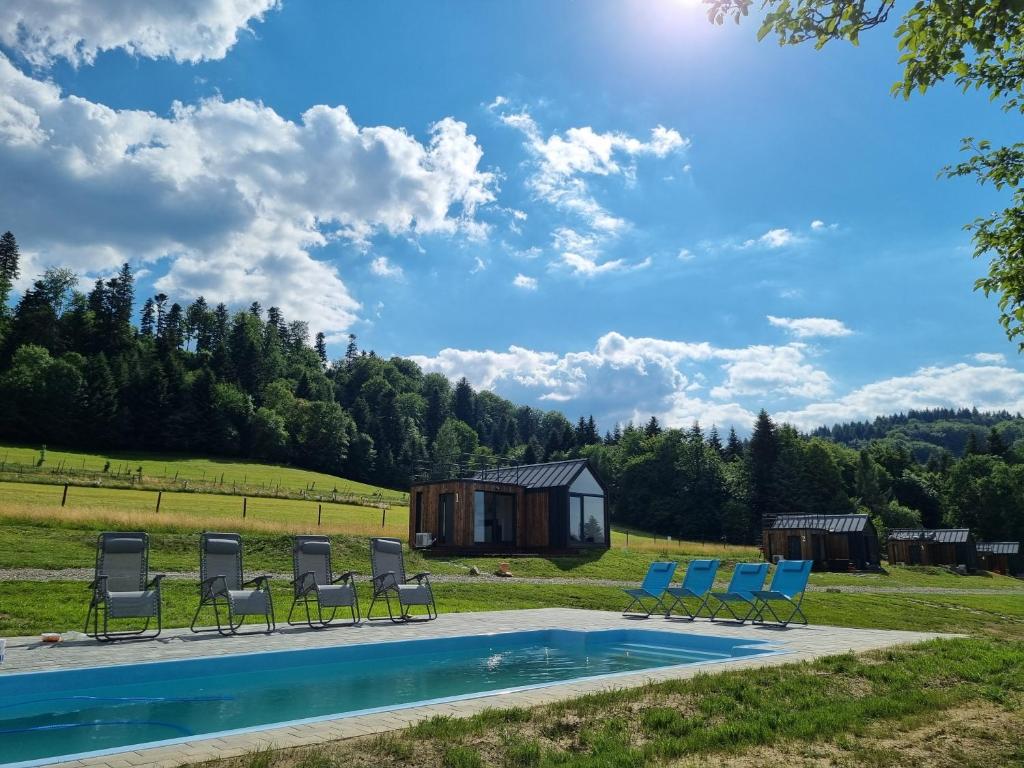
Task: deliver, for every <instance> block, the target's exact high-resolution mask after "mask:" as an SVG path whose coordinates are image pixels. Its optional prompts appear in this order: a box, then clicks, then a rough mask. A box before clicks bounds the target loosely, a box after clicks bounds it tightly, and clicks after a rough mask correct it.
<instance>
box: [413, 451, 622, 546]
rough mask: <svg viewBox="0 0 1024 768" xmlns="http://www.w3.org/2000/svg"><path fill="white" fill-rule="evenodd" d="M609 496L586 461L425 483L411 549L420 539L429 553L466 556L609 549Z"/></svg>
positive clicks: (416, 501) (417, 494) (417, 496)
mask: <svg viewBox="0 0 1024 768" xmlns="http://www.w3.org/2000/svg"><path fill="white" fill-rule="evenodd" d="M605 496H606V494H605V486H604V483H603V482H602V481H601V478H600V477H598V475H597V473H596V472H595V471H594V468H593V467H592V466H591V465H590V462H589V461H587V460H586V459H575V460H571V461H553V462H548V463H545V464H530V465H524V466H509V467H501V468H498V469H486V470H480V471H477V472H474V473H472V474H471V475H470V476H469V477H466V478H459V479H451V480H435V481H430V482H422V483H417V484H414V485H413V486H412V488H411V489H410V491H409V546H411V547H415V546H417V543H418V539H419V540H421V541H420V542H419V543H420V545H421V546H424V545H425V546H430V547H431V548H433V549H437V550H441V551H444V552H453V553H464V554H472V553H479V552H509V553H531V554H539V553H551V552H568V551H578V550H583V549H594V548H603V549H607V548H608V547H609V546H610V544H611V540H610V532H609V528H608V526H609V509H608V505H607V504H606V503H605ZM416 534H427V535H426V536H420V537H417V535H416ZM422 540H425V541H422ZM427 542H429V544H428V543H427Z"/></svg>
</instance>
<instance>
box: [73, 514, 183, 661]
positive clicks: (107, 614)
mask: <svg viewBox="0 0 1024 768" xmlns="http://www.w3.org/2000/svg"><path fill="white" fill-rule="evenodd" d="M163 578H164V576H163V574H159V575H157V576H154V577H153V578H152V579H150V578H149V536H147V535H146V534H145V533H142V532H132V533H101V534H100V536H99V539H98V540H97V542H96V571H95V578H94V579H93V581H92V583H91V584H90V585H89V588H90V589H91V590H92V599H91V600H90V601H89V611H88V613H86V615H85V634H87V635H88V636H89V637H93V638H95V639H97V640H100V641H110V640H126V639H132V638H134V639H136V640H152V639H153V638H154V637H157V636H158V635H159V634H160V630H161V629H162V623H161V616H160V581H161V579H163ZM100 614H103V627H102V628H101V627H100ZM110 619H145V620H146V624H145V626H144V627H143V628H142V629H135V630H121V631H118V632H111V631H110V628H109V621H110ZM153 619H156V632H150V629H149V625H150V622H151V621H152V620H153ZM90 620H91V621H92V631H90V628H89V622H90Z"/></svg>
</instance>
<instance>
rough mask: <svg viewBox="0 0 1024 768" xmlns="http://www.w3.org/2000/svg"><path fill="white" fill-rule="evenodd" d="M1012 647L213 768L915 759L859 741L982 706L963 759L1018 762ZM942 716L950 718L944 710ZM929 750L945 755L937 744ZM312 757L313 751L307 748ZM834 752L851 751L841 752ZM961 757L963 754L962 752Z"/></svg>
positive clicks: (1023, 664) (516, 714) (607, 704)
mask: <svg viewBox="0 0 1024 768" xmlns="http://www.w3.org/2000/svg"><path fill="white" fill-rule="evenodd" d="M1022 703H1024V643H1020V642H997V641H993V640H987V639H977V638H971V639H956V640H940V641H933V642H928V643H923V644H919V645H916V646H912V647H902V648H897V649H892V650H888V651H883V652H875V653H869V654H865V655H863V656H859V657H858V656H853V655H849V654H847V655H841V656H833V657H829V658H825V659H820V660H818V661H814V662H805V663H799V664H788V665H784V666H780V667H772V668H765V669H757V670H743V671H731V672H720V673H717V674H700V675H698V676H697V677H695V678H691V679H688V680H673V681H668V682H663V683H657V684H652V685H647V686H644V687H639V688H630V689H625V690H609V691H606V692H602V693H598V694H593V695H589V696H584V697H580V698H576V699H572V700H569V701H565V702H559V703H556V704H552V705H548V706H542V707H536V708H532V709H521V708H513V709H493V710H487V711H484V712H482V713H480V714H478V715H475V716H472V717H469V718H465V719H456V718H452V717H446V716H440V717H435V718H433V719H431V720H427V721H424V722H422V723H420V724H418V725H416V726H414V727H412V728H409V729H405V730H402V731H396V732H394V733H390V734H387V735H386V736H377V737H369V738H363V739H357V740H349V741H342V742H333V743H329V744H323V745H317V746H316V747H310V748H298V749H289V750H281V751H277V752H269V751H263V752H260V753H258V754H252V755H246V756H244V757H241V758H235V759H230V760H224V761H220V762H219V763H216V765H217V766H218V768H221V767H223V768H257V766H259V768H301V766H305V765H310V764H311V763H310V760H311V759H315V764H316V765H319V766H324V768H328V767H329V768H334V767H335V766H336V767H337V768H341V767H342V766H355V767H357V768H369V766H379V765H383V764H388V765H391V766H394V767H395V768H428V767H433V766H449V765H464V764H465V765H469V764H472V765H477V766H485V767H487V768H491V767H495V768H497V767H500V768H505V767H506V766H535V767H536V768H553V767H554V766H563V767H564V768H645V767H646V766H664V765H684V764H685V765H709V764H710V765H717V764H720V762H727V763H728V764H731V765H743V766H754V765H765V764H775V761H768V762H765V761H763V760H759V759H758V754H759V753H758V750H759V749H767V750H769V754H772V755H774V756H776V757H789V758H791V759H786V760H783V761H782V762H783V764H805V763H804V761H803V760H802V759H800V758H801V756H806V755H808V754H809V753H811V754H825V755H827V756H829V759H828V760H825V761H822V762H820V763H817V762H815V763H813V764H821V765H878V766H882V765H885V766H892V765H916V764H921V761H920V756H921V754H922V751H921V750H919V749H917V746H916V745H915V744H914V743H913V741H908V742H902V743H901V742H899V741H897V740H890V744H889V748H888V749H887V750H886V751H885V752H882V751H880V750H878V749H877V747H876V748H872V747H873V746H874V745H876V744H877V741H878V734H879V733H890V734H891V733H892V732H894V731H897V730H899V729H906V730H910V731H911V732H912V731H913V729H915V728H920V727H921V726H922V724H924V723H929V722H933V723H934V722H942V721H943V720H949V719H955V713H956V712H959V711H963V710H965V709H969V710H974V711H984V712H986V713H989V715H990V717H989V719H988V721H987V722H988V724H989V725H990V726H991V727H1001V728H1002V729H1003V730H1001V731H995V732H991V733H989V734H981V735H980V736H979V735H978V734H975V738H976V739H977V740H978V742H979V745H980V746H982V750H981V751H980V752H979V753H978V754H975V755H974V756H973V759H972V762H969V763H964V764H974V765H983V764H985V763H979V762H977V761H976V758H979V757H981V756H985V757H987V758H988V759H989V762H988V763H987V764H988V765H1011V764H1019V763H1018V762H1017V761H1018V760H1019V759H1020V758H1021V757H1022V756H1024V753H1022V750H1021V744H1020V742H1019V739H1017V738H1016V736H1015V734H1016V733H1019V730H1018V729H1019V727H1020V725H1021V724H1022V719H1021V717H1020V711H1019V710H1020V707H1021V704H1022ZM951 715H952V717H950V716H951ZM942 746H946V749H945V750H936V754H942V753H943V752H946V753H948V752H950V751H951V750H950V749H949V746H950V745H949V744H945V745H942ZM313 756H315V758H314V757H313ZM844 756H845V757H848V758H850V760H849V762H847V761H846V760H844ZM969 759H971V758H969Z"/></svg>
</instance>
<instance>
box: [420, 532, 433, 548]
mask: <svg viewBox="0 0 1024 768" xmlns="http://www.w3.org/2000/svg"><path fill="white" fill-rule="evenodd" d="M433 545H434V537H433V536H431V535H430V534H429V533H417V534H416V547H417V549H426V548H427V547H431V546H433Z"/></svg>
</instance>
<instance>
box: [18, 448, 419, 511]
mask: <svg viewBox="0 0 1024 768" xmlns="http://www.w3.org/2000/svg"><path fill="white" fill-rule="evenodd" d="M38 460H39V446H17V445H0V471H10V470H11V469H12V465H20V466H21V467H23V468H27V469H29V471H30V473H39V474H41V475H48V474H49V475H52V474H53V473H54V472H55V471H57V470H58V468H63V469H64V470H66V471H67V472H76V471H77V472H91V473H95V472H103V470H104V467H105V466H106V465H107V463H108V462H109V463H110V468H109V474H111V475H116V474H117V473H118V471H119V470H120V473H121V474H122V475H124V474H126V473H133V472H135V471H136V470H137V469H138V468H139V467H140V466H141V467H142V476H143V481H145V480H146V479H153V480H157V479H167V480H170V479H174V478H175V477H176V478H177V480H178V481H179V482H180V481H184V480H189V481H190V482H191V483H193V484H197V483H198V484H213V483H217V484H219V485H222V486H223V487H225V488H228V489H230V486H231V485H232V484H233V483H234V484H237V485H238V486H242V485H247V486H250V487H253V488H258V487H261V486H262V487H263V488H266V489H270V488H271V487H272V486H273V487H276V486H278V485H279V486H280V487H281V488H282V489H288V490H291V491H301V490H306V489H309V488H311V487H312V488H313V490H314V491H318V492H320V493H329V492H330V491H332V490H333V489H335V488H337V489H338V491H339V492H340V493H350V494H356V495H366V496H372V495H374V494H376V493H383V494H384V495H385V496H387V497H390V498H392V499H395V500H399V501H402V500H405V501H407V500H408V494H407V493H405V492H404V491H397V490H393V489H387V488H379V487H377V486H374V485H369V484H367V483H360V482H356V481H355V480H346V479H345V478H342V477H336V476H334V475H328V474H324V473H322V472H313V471H311V470H306V469H298V468H295V467H283V466H279V465H276V464H263V463H260V462H255V461H238V460H234V459H218V458H198V457H194V456H183V455H178V454H166V453H147V452H145V451H123V452H121V451H114V452H105V453H88V452H85V451H75V450H58V449H54V448H50V447H47V449H46V461H45V462H44V464H43V465H42V466H41V467H36V462H37V461H38Z"/></svg>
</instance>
